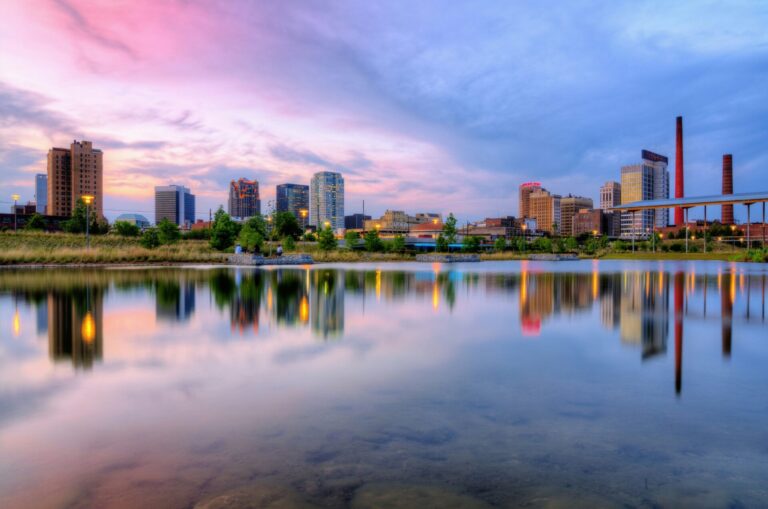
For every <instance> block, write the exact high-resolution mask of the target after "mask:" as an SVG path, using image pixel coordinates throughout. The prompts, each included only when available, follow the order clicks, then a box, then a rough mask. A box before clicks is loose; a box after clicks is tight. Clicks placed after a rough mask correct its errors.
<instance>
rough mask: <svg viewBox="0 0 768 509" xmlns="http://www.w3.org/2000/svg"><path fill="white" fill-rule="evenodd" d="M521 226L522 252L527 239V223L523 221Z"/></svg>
mask: <svg viewBox="0 0 768 509" xmlns="http://www.w3.org/2000/svg"><path fill="white" fill-rule="evenodd" d="M522 228H523V253H525V247H526V246H525V245H526V244H527V243H528V239H527V232H528V225H527V224H525V223H523V224H522Z"/></svg>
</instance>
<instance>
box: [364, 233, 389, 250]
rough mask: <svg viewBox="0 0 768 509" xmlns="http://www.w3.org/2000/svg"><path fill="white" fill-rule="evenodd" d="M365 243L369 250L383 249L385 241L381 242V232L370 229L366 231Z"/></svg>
mask: <svg viewBox="0 0 768 509" xmlns="http://www.w3.org/2000/svg"><path fill="white" fill-rule="evenodd" d="M363 242H364V244H365V250H366V251H369V252H372V253H373V252H376V251H383V250H384V243H383V242H381V238H380V237H379V232H378V231H377V230H369V231H367V232H366V233H365V237H364V238H363Z"/></svg>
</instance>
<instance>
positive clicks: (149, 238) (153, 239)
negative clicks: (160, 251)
mask: <svg viewBox="0 0 768 509" xmlns="http://www.w3.org/2000/svg"><path fill="white" fill-rule="evenodd" d="M140 242H141V245H142V246H143V247H145V248H147V249H154V248H156V247H157V246H159V245H160V236H159V235H158V233H157V228H147V229H146V230H144V234H143V235H142V236H141V241H140Z"/></svg>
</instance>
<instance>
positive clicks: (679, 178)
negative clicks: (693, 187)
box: [675, 117, 685, 226]
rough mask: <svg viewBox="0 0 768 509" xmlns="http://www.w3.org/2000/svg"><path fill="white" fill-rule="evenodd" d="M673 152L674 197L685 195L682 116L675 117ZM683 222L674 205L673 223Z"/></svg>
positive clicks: (680, 211)
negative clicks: (674, 147)
mask: <svg viewBox="0 0 768 509" xmlns="http://www.w3.org/2000/svg"><path fill="white" fill-rule="evenodd" d="M676 150H677V152H676V153H675V198H682V197H684V196H685V192H684V191H683V188H684V182H683V117H677V144H676ZM682 224H683V209H682V207H675V225H676V226H681V225H682Z"/></svg>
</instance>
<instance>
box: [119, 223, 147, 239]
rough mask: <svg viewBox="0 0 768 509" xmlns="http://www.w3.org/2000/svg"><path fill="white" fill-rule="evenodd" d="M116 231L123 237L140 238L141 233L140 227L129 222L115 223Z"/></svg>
mask: <svg viewBox="0 0 768 509" xmlns="http://www.w3.org/2000/svg"><path fill="white" fill-rule="evenodd" d="M114 227H115V231H116V232H117V234H118V235H120V236H123V237H138V236H139V233H141V231H140V230H139V227H138V226H136V225H135V224H133V223H129V222H128V221H115V224H114Z"/></svg>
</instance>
